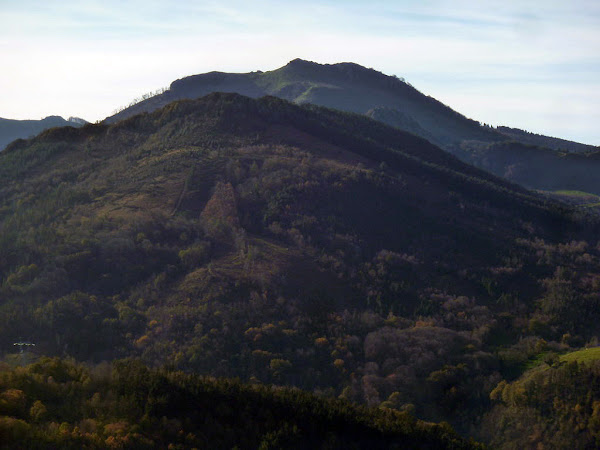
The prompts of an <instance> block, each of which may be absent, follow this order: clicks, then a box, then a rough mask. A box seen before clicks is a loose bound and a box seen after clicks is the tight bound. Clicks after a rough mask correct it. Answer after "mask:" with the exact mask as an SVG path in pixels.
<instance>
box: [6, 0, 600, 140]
mask: <svg viewBox="0 0 600 450" xmlns="http://www.w3.org/2000/svg"><path fill="white" fill-rule="evenodd" d="M0 8H2V15H1V17H0V24H1V25H2V31H1V32H0V46H1V47H2V54H3V56H4V60H5V65H4V67H5V70H4V71H2V72H1V73H0V82H2V83H3V85H4V86H7V87H8V89H7V92H6V93H5V94H4V95H3V98H2V100H1V101H0V117H3V118H8V119H40V118H43V117H46V116H49V115H61V116H63V117H64V118H68V117H69V116H78V117H82V118H84V119H86V120H88V121H92V122H93V121H96V120H101V119H103V118H105V117H106V116H109V115H111V114H112V112H113V111H114V110H115V109H117V108H119V107H123V106H126V105H127V104H128V103H129V102H130V101H131V100H133V99H134V98H136V97H139V96H141V95H142V94H144V93H147V92H149V91H154V90H156V89H158V88H162V87H166V86H168V85H169V84H170V83H171V82H172V81H174V80H175V79H178V78H182V77H185V76H188V75H193V74H197V73H204V72H209V71H213V70H217V71H224V72H250V71H254V70H263V71H267V70H273V69H277V68H279V67H281V66H283V65H285V64H286V63H287V62H289V61H290V60H292V59H295V58H302V59H306V60H311V61H315V62H318V63H337V62H355V63H357V64H361V65H363V66H366V67H372V68H374V69H376V70H379V71H382V72H383V73H386V74H388V75H397V76H400V77H404V78H405V79H406V81H408V82H410V83H411V84H412V85H413V86H415V87H416V88H417V89H419V90H420V91H421V92H423V93H424V94H426V95H430V96H432V97H435V98H437V99H438V100H440V101H442V102H443V103H445V104H447V105H448V106H450V107H451V108H453V109H454V110H456V111H458V112H460V113H462V114H464V115H465V116H467V117H470V118H472V119H475V120H478V121H481V122H483V123H488V124H490V125H493V126H498V125H506V126H511V127H517V128H521V129H526V130H528V131H531V132H534V133H539V134H545V135H550V136H555V137H560V138H564V139H570V140H575V141H579V142H583V143H586V144H592V145H600V131H599V130H598V127H597V123H598V121H599V119H600V112H599V108H598V106H599V105H600V89H599V88H600V80H599V79H598V77H597V73H598V68H600V33H599V32H598V31H597V30H598V29H600V27H599V25H600V4H597V3H596V2H592V1H584V0H580V1H576V2H571V3H569V4H564V3H562V2H548V1H546V2H540V1H526V2H518V3H517V2H509V3H506V2H499V1H485V2H477V3H474V2H468V1H461V2H449V1H427V2H420V3H419V4H418V5H413V4H411V3H410V2H387V1H374V2H369V4H368V5H364V4H363V3H362V2H357V1H350V2H339V1H325V2H304V3H303V4H302V5H296V4H292V5H290V4H285V5H284V4H281V3H277V2H273V1H270V0H267V1H258V2H254V3H253V4H252V5H249V4H247V3H244V2H238V1H235V2H231V1H230V2H208V1H192V2H186V3H185V4H179V3H178V4H175V5H171V4H168V3H167V2H164V1H145V2H140V1H133V2H128V3H126V4H121V3H116V2H114V1H105V2H96V1H84V2H80V3H77V4H65V3H62V4H61V3H59V2H53V1H49V2H40V1H31V0H30V1H27V0H26V1H23V2H20V3H18V4H13V3H11V2H8V1H4V0H0Z"/></svg>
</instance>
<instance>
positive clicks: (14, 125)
mask: <svg viewBox="0 0 600 450" xmlns="http://www.w3.org/2000/svg"><path fill="white" fill-rule="evenodd" d="M83 123H85V122H84V121H82V119H77V118H70V119H69V120H65V119H63V118H62V117H60V116H48V117H46V118H45V119H41V120H11V119H2V118H0V150H3V149H4V147H5V146H6V145H7V144H8V143H10V142H12V141H14V140H15V139H26V138H29V137H32V136H35V135H36V134H38V133H40V132H42V131H44V130H47V129H48V128H53V127H64V126H71V127H80V126H81V125H83Z"/></svg>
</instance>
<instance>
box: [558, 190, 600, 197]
mask: <svg viewBox="0 0 600 450" xmlns="http://www.w3.org/2000/svg"><path fill="white" fill-rule="evenodd" d="M554 193H555V194H558V195H568V196H569V197H598V196H597V195H595V194H590V193H589V192H583V191H567V190H563V191H554Z"/></svg>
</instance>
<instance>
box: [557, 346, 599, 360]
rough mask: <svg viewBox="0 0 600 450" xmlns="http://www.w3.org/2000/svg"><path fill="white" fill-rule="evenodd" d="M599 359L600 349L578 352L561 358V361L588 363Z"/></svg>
mask: <svg viewBox="0 0 600 450" xmlns="http://www.w3.org/2000/svg"><path fill="white" fill-rule="evenodd" d="M597 359H600V347H593V348H586V349H583V350H578V351H576V352H571V353H567V354H566V355H562V356H561V357H560V360H561V361H565V362H571V361H577V362H586V361H595V360H597Z"/></svg>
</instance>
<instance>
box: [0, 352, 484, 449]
mask: <svg viewBox="0 0 600 450" xmlns="http://www.w3.org/2000/svg"><path fill="white" fill-rule="evenodd" d="M0 447H2V448H10V449H35V448H39V449H47V448H73V449H75V448H77V449H81V448H88V449H92V448H115V449H118V448H172V449H177V448H240V449H257V448H260V449H275V448H298V449H300V448H324V449H325V448H327V449H336V448H337V449H351V448H356V449H361V448H364V449H377V448H381V449H384V448H385V449H387V448H423V449H427V448H431V449H434V448H436V449H437V448H447V449H468V448H481V446H479V445H478V444H475V443H472V442H471V443H469V442H467V441H465V440H463V439H461V438H460V437H458V435H456V433H454V432H453V430H452V429H451V428H450V427H449V426H448V425H434V424H428V423H424V422H420V421H416V420H415V419H414V418H412V417H411V416H410V415H408V414H407V413H400V412H397V411H393V410H390V409H372V408H371V409H369V408H365V407H359V406H356V405H352V404H350V403H349V402H346V401H342V400H332V399H324V398H319V397H316V396H314V395H311V394H308V393H305V392H302V391H299V390H291V389H286V388H272V387H269V386H264V385H249V384H242V383H240V382H239V381H236V380H226V379H213V378H204V377H200V376H197V375H189V374H184V373H181V372H173V371H168V370H149V369H148V368H146V367H145V366H144V365H142V364H141V363H139V362H136V361H120V362H116V363H115V364H114V365H113V366H112V367H111V366H109V365H107V364H104V365H101V366H96V367H94V368H92V369H88V368H86V367H84V366H81V365H78V364H75V363H72V362H69V361H65V360H60V359H56V358H55V359H47V358H44V359H42V360H40V361H39V362H37V363H35V364H32V365H30V366H27V367H18V368H15V369H9V368H7V367H3V368H2V369H1V370H0Z"/></svg>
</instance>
